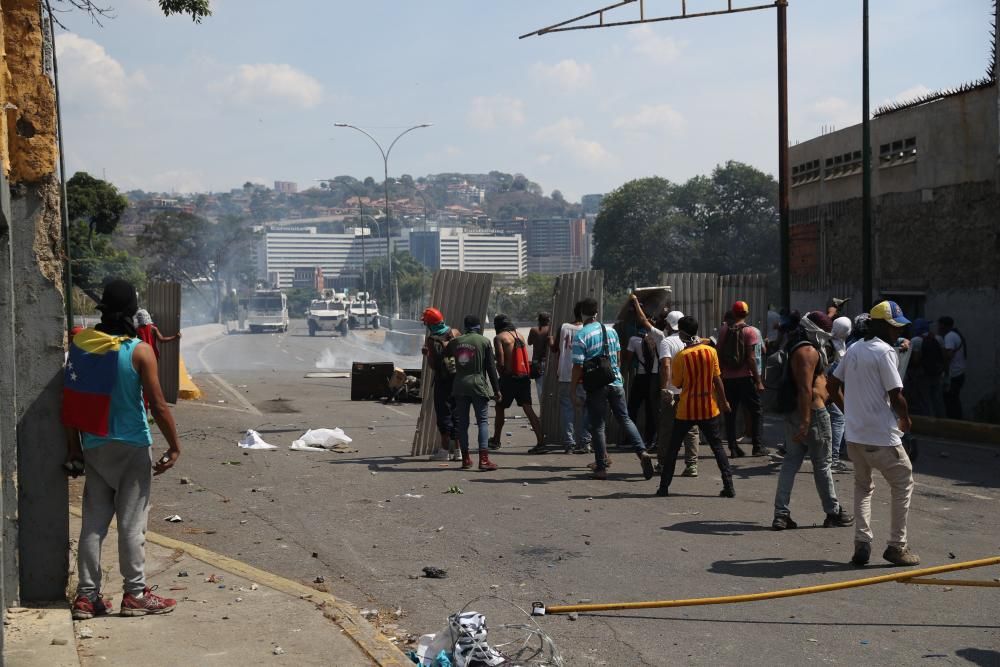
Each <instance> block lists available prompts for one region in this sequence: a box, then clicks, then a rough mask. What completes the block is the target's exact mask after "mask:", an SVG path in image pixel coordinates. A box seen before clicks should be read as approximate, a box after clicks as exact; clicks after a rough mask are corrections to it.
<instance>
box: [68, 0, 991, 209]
mask: <svg viewBox="0 0 1000 667" xmlns="http://www.w3.org/2000/svg"><path fill="white" fill-rule="evenodd" d="M598 4H600V3H598V2H584V0H551V1H550V2H546V3H537V2H529V1H528V0H515V1H513V2H508V3H503V4H492V5H486V4H481V3H467V2H460V1H459V0H442V1H441V2H436V3H420V4H415V3H398V2H396V3H394V2H389V1H388V0H372V1H371V2H366V3H351V4H341V3H328V2H305V1H302V2H298V3H295V7H296V11H294V12H292V11H281V10H279V9H275V7H276V4H275V3H273V2H265V1H264V0H241V2H239V3H236V2H233V1H232V0H213V2H212V6H213V11H214V12H215V13H214V16H212V17H210V18H208V19H206V20H205V22H204V23H203V24H201V25H195V24H193V23H192V22H191V21H190V20H186V19H183V18H180V17H173V18H164V17H163V16H162V15H160V14H159V12H158V10H157V7H156V3H155V2H153V1H152V0H118V1H117V2H116V3H115V8H116V13H117V18H115V19H113V20H109V21H105V26H104V27H103V28H102V27H98V26H97V25H95V24H93V23H91V22H90V20H89V19H88V18H87V17H86V16H85V15H84V14H81V13H70V14H65V15H63V16H62V17H61V18H62V20H63V22H64V23H66V24H67V25H68V26H69V27H70V28H71V29H73V30H74V31H75V32H70V33H67V32H60V34H59V35H58V36H57V51H58V55H59V66H60V77H61V80H60V83H61V92H62V104H63V113H64V127H65V147H66V158H67V167H68V169H69V171H70V173H72V172H74V171H77V170H85V171H88V172H90V173H92V174H94V175H106V177H107V178H108V179H109V180H111V181H112V182H113V183H115V184H116V185H117V186H119V187H120V188H121V189H123V190H130V189H137V188H138V189H143V190H147V191H156V192H180V193H184V192H205V191H217V192H218V191H228V190H229V189H232V188H234V187H239V186H240V185H242V183H244V182H245V181H248V180H249V181H253V182H258V183H263V184H265V185H268V186H269V187H270V186H271V185H272V184H273V183H274V182H275V181H290V182H295V183H297V184H298V187H299V189H307V188H309V187H311V186H312V185H314V184H315V183H316V179H320V178H329V177H331V176H337V175H342V174H346V175H352V176H355V177H356V178H359V179H364V178H365V177H366V176H372V177H374V178H375V179H376V180H378V181H381V180H382V160H381V156H380V155H379V153H378V151H377V150H376V148H375V146H373V145H372V144H371V142H370V141H369V140H368V139H367V138H366V137H364V136H362V135H360V134H359V133H357V132H354V131H351V130H347V129H339V128H335V127H334V125H333V124H334V122H335V121H346V122H350V123H353V124H356V125H358V126H360V127H363V128H365V129H367V130H369V131H371V132H372V134H374V135H375V136H376V137H377V138H378V139H379V140H380V141H384V142H388V141H391V140H392V138H393V137H394V136H395V135H396V134H397V133H398V132H399V131H401V130H402V129H405V127H408V126H409V125H412V124H416V123H420V122H433V123H434V126H433V127H430V128H427V129H421V130H419V131H415V132H413V133H411V134H409V135H407V136H406V137H404V138H403V139H402V140H401V141H400V142H399V144H398V145H397V146H396V148H395V149H394V151H393V154H392V158H391V161H390V169H389V174H390V176H391V177H399V176H401V175H402V174H404V173H405V174H411V175H413V176H414V177H417V176H420V175H425V174H429V173H441V172H463V173H477V172H487V171H490V170H494V169H495V170H499V171H504V172H509V173H516V172H520V173H523V174H525V175H526V176H527V177H528V178H530V179H531V180H533V181H535V182H537V183H539V184H540V185H541V186H542V187H543V189H544V190H545V193H546V194H549V193H551V192H552V190H556V189H558V190H560V191H561V192H563V193H564V194H565V195H566V197H567V199H569V200H571V201H579V200H580V197H581V196H582V195H584V194H592V193H604V192H608V191H610V190H612V189H614V188H616V187H618V186H620V185H621V184H622V183H624V182H626V181H628V180H631V179H633V178H640V177H644V176H651V175H659V176H663V177H665V178H668V179H670V180H673V181H684V180H686V179H688V178H690V177H692V176H695V175H699V174H707V173H709V172H710V171H711V170H712V168H713V167H714V166H715V165H717V164H721V163H724V162H725V161H726V160H730V159H735V160H740V161H742V162H746V163H748V164H751V165H753V166H755V167H757V168H759V169H761V170H763V171H766V172H768V173H772V174H774V173H775V169H776V164H777V146H776V140H777V129H776V127H777V124H776V117H775V116H776V111H775V90H776V84H775V71H776V64H775V34H774V32H775V28H774V14H773V12H771V11H762V12H749V13H745V14H739V15H735V16H728V17H714V18H707V19H695V20H691V21H682V22H672V23H669V24H654V25H648V26H640V27H632V28H616V29H609V30H600V31H582V32H579V33H570V34H563V35H548V36H545V37H534V38H529V39H525V40H521V41H518V40H517V36H518V35H520V34H523V33H525V32H528V31H530V30H533V29H537V28H539V27H542V26H544V25H548V24H551V23H553V22H556V21H558V20H562V19H566V18H569V17H571V16H574V15H577V14H580V13H582V12H583V11H586V10H589V9H593V8H594V7H596V6H597V5H598ZM649 4H651V3H649ZM734 4H736V5H741V4H742V5H748V4H752V3H750V2H746V1H743V0H736V2H735V3H734ZM872 4H873V6H872V10H871V13H872V102H873V106H877V105H878V104H880V103H883V102H887V101H891V100H899V99H907V98H911V97H914V96H917V95H920V94H922V93H925V92H927V91H930V90H936V89H941V88H950V87H954V86H958V85H960V84H962V83H964V82H967V81H972V80H975V79H978V78H979V77H981V76H982V74H983V71H984V69H985V68H986V66H987V64H988V51H989V27H990V14H991V7H992V4H991V2H990V0H963V1H962V2H960V3H956V2H954V1H953V0H952V1H949V0H883V1H882V2H879V3H872ZM675 5H677V7H679V3H676V2H668V1H667V0H662V2H659V3H657V5H656V7H657V9H656V11H662V12H671V11H674V10H675V9H676V8H677V7H675ZM714 5H718V6H720V7H721V6H724V5H725V1H724V0H689V2H688V6H689V11H694V9H692V7H693V6H696V8H697V9H711V8H717V7H715V6H714ZM860 5H861V3H860V2H855V3H847V2H838V3H820V2H809V1H808V0H791V2H790V8H789V91H790V130H791V131H790V138H791V141H792V142H793V143H794V142H796V141H803V140H806V139H809V138H812V137H814V136H817V135H819V134H821V132H822V131H823V129H824V128H829V127H836V128H842V127H846V126H848V125H853V124H855V123H857V122H860V120H861V116H860V98H861V90H860V60H861V51H860V37H861V34H860V33H861V30H860Z"/></svg>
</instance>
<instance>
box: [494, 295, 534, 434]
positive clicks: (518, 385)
mask: <svg viewBox="0 0 1000 667" xmlns="http://www.w3.org/2000/svg"><path fill="white" fill-rule="evenodd" d="M493 326H494V329H495V331H496V335H495V336H494V338H493V348H494V351H495V353H496V360H497V372H498V373H499V374H500V393H501V394H503V400H502V401H498V402H497V406H496V407H497V415H496V423H495V424H494V430H493V441H492V443H491V447H492V448H493V449H500V443H501V440H500V434H501V433H503V424H504V421H505V420H504V411H506V410H507V408H509V407H510V406H511V405H512V404H513V403H515V402H516V403H517V407H519V408H521V409H522V410H524V414H525V416H526V417H527V418H528V422H530V423H531V430H532V431H534V433H535V446H534V447H532V448H531V449H529V450H528V453H529V454H540V453H542V452H544V451H545V445H544V434H543V433H542V423H541V421H539V419H538V415H536V414H535V409H534V408H533V407H532V406H531V362H530V361H529V360H528V346H527V345H526V344H525V342H524V339H523V338H521V334H519V333H517V327H515V326H514V323H513V322H511V321H510V318H509V317H507V316H506V315H504V314H503V313H500V314H498V315H497V316H496V317H494V318H493Z"/></svg>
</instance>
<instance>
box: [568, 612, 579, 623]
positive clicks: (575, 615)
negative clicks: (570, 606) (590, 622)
mask: <svg viewBox="0 0 1000 667" xmlns="http://www.w3.org/2000/svg"><path fill="white" fill-rule="evenodd" d="M578 618H580V614H579V613H577V612H575V611H571V612H570V613H569V620H571V621H575V620H577V619H578Z"/></svg>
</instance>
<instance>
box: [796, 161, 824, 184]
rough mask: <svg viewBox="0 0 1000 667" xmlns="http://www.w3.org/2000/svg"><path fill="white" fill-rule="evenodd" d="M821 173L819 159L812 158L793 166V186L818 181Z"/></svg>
mask: <svg viewBox="0 0 1000 667" xmlns="http://www.w3.org/2000/svg"><path fill="white" fill-rule="evenodd" d="M819 175H820V166H819V160H810V161H809V162H803V163H802V164H797V165H795V166H794V167H792V187H795V186H797V185H804V184H806V183H812V182H813V181H818V180H819Z"/></svg>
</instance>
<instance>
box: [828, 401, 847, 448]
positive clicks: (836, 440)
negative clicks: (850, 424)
mask: <svg viewBox="0 0 1000 667" xmlns="http://www.w3.org/2000/svg"><path fill="white" fill-rule="evenodd" d="M826 410H827V412H829V413H830V431H831V432H832V433H833V447H832V452H831V455H830V458H831V459H832V460H833V461H834V462H837V461H839V460H840V459H841V458H847V441H846V440H845V438H844V428H845V426H846V422H845V420H844V413H843V412H841V411H840V408H838V407H837V404H836V403H831V404H830V405H828V406H826Z"/></svg>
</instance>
